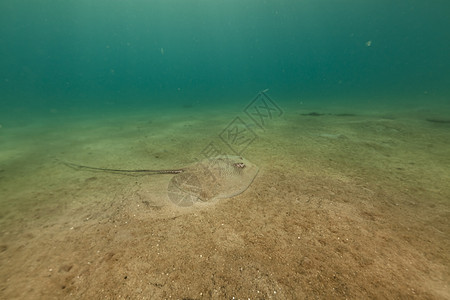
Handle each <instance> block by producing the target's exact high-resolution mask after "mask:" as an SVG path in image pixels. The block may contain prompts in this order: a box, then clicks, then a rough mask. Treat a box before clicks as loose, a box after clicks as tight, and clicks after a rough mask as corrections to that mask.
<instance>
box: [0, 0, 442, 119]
mask: <svg viewBox="0 0 450 300" xmlns="http://www.w3.org/2000/svg"><path fill="white" fill-rule="evenodd" d="M449 12H450V4H449V3H448V2H446V1H433V2H427V1H417V0H414V1H403V0H402V1H396V2H395V3H393V2H392V1H364V2H363V1H253V0H250V1H161V0H159V1H118V0H113V1H103V0H100V1H85V0H81V1H79V0H77V1H72V0H69V1H58V2H55V1H45V0H37V1H11V0H4V1H2V2H1V3H0V44H1V46H0V80H1V83H0V105H1V112H0V115H1V116H2V117H5V115H6V116H11V114H13V115H14V118H21V113H23V112H27V113H28V114H39V113H42V112H44V113H47V112H48V111H49V110H51V109H57V110H59V111H60V113H62V112H65V113H77V111H80V110H89V111H100V112H105V111H122V110H124V109H129V110H136V109H138V110H139V109H142V108H145V107H150V108H152V107H158V106H168V107H172V106H174V107H178V106H180V105H181V106H182V105H186V104H188V105H192V104H196V105H197V106H200V107H201V106H202V105H212V106H214V105H223V104H224V102H227V103H229V102H242V101H249V100H251V98H252V97H253V96H254V95H255V94H256V93H257V92H258V91H260V90H263V89H266V88H269V89H270V92H271V93H272V95H274V96H276V98H277V99H279V101H294V102H295V101H306V102H307V101H313V102H314V103H316V104H320V103H323V106H326V105H327V104H328V103H329V102H330V101H331V102H333V101H334V102H336V101H337V100H339V101H343V102H342V105H347V106H352V105H353V104H355V103H356V102H358V103H359V102H364V101H365V99H371V101H373V102H377V101H380V100H381V99H383V98H389V99H391V100H389V101H388V102H389V103H390V104H392V105H394V106H395V105H396V104H397V103H396V101H398V102H401V105H404V104H405V103H406V104H408V103H409V102H414V103H415V102H422V104H423V101H425V102H427V103H429V102H430V104H433V103H432V102H437V103H439V104H440V103H442V102H446V101H447V102H448V95H449V93H450V88H449V87H450V71H449V70H450V56H449V55H448V53H450V31H449V30H448V28H450V19H449V18H448V15H449ZM392 99H397V100H394V101H392Z"/></svg>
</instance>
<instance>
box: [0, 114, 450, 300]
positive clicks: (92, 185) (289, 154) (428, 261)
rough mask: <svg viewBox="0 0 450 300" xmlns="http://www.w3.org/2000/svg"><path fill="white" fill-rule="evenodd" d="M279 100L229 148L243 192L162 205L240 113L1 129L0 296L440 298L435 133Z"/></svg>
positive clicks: (449, 166)
mask: <svg viewBox="0 0 450 300" xmlns="http://www.w3.org/2000/svg"><path fill="white" fill-rule="evenodd" d="M312 112H314V111H313V110H305V109H302V110H300V109H288V110H287V109H286V112H285V114H284V115H283V116H282V117H280V118H278V119H277V118H274V119H273V120H271V121H270V122H268V124H267V126H266V128H265V130H261V129H259V128H257V127H256V126H252V127H250V128H252V130H253V131H254V132H255V134H256V135H257V139H255V141H254V142H253V143H252V144H251V145H249V147H248V148H247V149H246V150H245V153H244V156H245V157H246V158H247V159H249V160H251V161H252V162H254V163H255V164H256V165H258V167H259V169H260V171H259V173H258V175H257V177H256V178H255V179H254V181H253V183H252V184H251V186H250V187H249V188H248V189H247V190H246V191H245V192H244V193H242V194H240V195H238V196H236V197H233V198H230V199H222V200H220V201H216V202H214V203H213V204H210V205H194V206H191V207H177V206H176V205H174V204H172V203H171V202H170V201H169V199H168V196H167V186H168V183H169V181H170V179H171V176H173V175H169V174H168V175H152V176H123V175H118V174H109V173H104V172H90V171H81V170H78V171H77V170H74V169H71V168H68V167H66V166H64V165H62V164H60V163H58V161H57V160H56V159H66V160H69V161H72V162H77V163H80V164H84V165H92V166H97V167H103V168H126V169H138V168H152V169H168V168H174V167H179V166H184V165H186V164H188V163H191V162H192V161H194V159H195V158H196V157H198V156H199V155H200V154H201V153H202V151H203V150H204V148H205V147H206V146H207V145H208V144H209V143H210V142H211V141H212V142H214V143H217V145H221V147H222V149H227V148H226V146H225V145H223V144H220V143H221V140H220V138H219V134H220V133H221V132H222V130H223V129H224V127H226V126H227V125H228V124H229V123H230V121H231V120H232V119H233V118H234V117H235V116H238V115H240V114H241V113H240V112H239V111H238V112H237V113H235V112H233V111H226V112H223V113H220V112H217V111H216V112H214V113H208V112H205V111H203V112H195V111H193V109H192V108H190V109H185V110H181V111H180V112H178V113H177V114H173V113H172V114H170V113H169V112H167V113H158V114H156V113H145V112H140V113H139V114H138V113H136V114H129V115H125V116H121V117H119V116H117V115H108V116H104V118H102V119H98V118H95V119H94V118H90V117H86V118H82V117H79V118H78V119H75V118H66V119H65V121H64V122H63V121H62V120H53V121H51V120H49V121H48V122H47V123H44V124H42V125H38V124H37V123H36V124H34V123H33V124H30V125H29V126H28V127H24V126H16V127H14V126H12V127H8V126H7V124H6V123H5V122H2V124H3V127H2V129H1V130H2V131H1V134H2V135H1V139H2V147H1V149H0V207H1V210H0V266H1V268H0V299H64V298H72V299H122V298H124V299H169V298H172V299H202V298H206V299H208V298H213V299H232V298H233V297H234V298H235V299H271V298H273V299H305V298H307V299H308V298H309V299H323V298H328V299H363V298H366V299H367V298H381V299H411V298H413V299H414V298H417V299H450V286H449V283H450V222H449V220H450V185H449V184H448V183H449V182H450V152H449V150H448V149H450V145H449V141H450V127H449V125H448V124H446V123H438V122H428V121H427V117H428V116H427V115H426V114H421V113H420V112H415V113H411V114H407V113H403V114H399V113H395V112H390V113H386V112H373V113H371V114H367V113H364V112H358V111H352V112H347V111H340V110H338V109H337V110H334V111H317V115H316V114H310V113H312Z"/></svg>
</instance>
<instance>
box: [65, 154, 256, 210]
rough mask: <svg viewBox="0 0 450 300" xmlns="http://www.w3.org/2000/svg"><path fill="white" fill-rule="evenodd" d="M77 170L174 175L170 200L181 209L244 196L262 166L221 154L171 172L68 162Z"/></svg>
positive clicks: (241, 158) (239, 157) (170, 189)
mask: <svg viewBox="0 0 450 300" xmlns="http://www.w3.org/2000/svg"><path fill="white" fill-rule="evenodd" d="M64 164H65V165H67V166H69V167H72V168H76V169H87V170H92V171H104V172H112V173H119V174H120V173H122V174H134V175H136V174H141V175H155V174H173V175H174V176H173V177H172V178H171V180H170V181H169V186H168V188H167V190H168V196H169V199H170V200H171V201H172V202H173V203H174V204H176V205H178V206H191V205H193V204H194V203H196V202H212V201H215V200H218V199H226V198H231V197H234V196H236V195H239V194H241V193H243V192H244V191H245V190H246V189H247V188H248V187H249V186H250V185H251V184H252V182H253V180H254V179H255V177H256V174H258V170H259V169H258V167H257V166H256V165H254V164H253V163H251V162H250V161H248V160H247V159H245V158H243V157H241V156H228V155H221V156H216V157H210V158H207V159H203V160H199V161H197V162H195V163H193V164H191V165H189V166H186V167H185V168H180V169H167V170H146V169H143V170H122V169H107V168H97V167H90V166H83V165H78V164H74V163H68V162H64Z"/></svg>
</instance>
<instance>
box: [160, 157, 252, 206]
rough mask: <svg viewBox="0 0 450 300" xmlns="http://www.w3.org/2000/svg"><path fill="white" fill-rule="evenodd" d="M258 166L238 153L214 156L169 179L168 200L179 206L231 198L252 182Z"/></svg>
mask: <svg viewBox="0 0 450 300" xmlns="http://www.w3.org/2000/svg"><path fill="white" fill-rule="evenodd" d="M258 170H259V169H258V167H257V166H256V165H254V164H252V163H251V162H250V161H248V160H246V159H245V158H243V157H240V156H225V155H223V156H216V157H211V158H208V159H204V160H202V161H199V162H197V163H194V164H192V165H190V166H188V167H186V168H184V169H183V172H182V173H180V174H177V175H175V176H174V177H172V179H171V180H170V182H169V187H168V194H169V198H170V200H171V201H172V202H173V203H174V204H176V205H179V206H191V205H193V204H194V203H195V202H198V201H201V202H209V201H213V200H217V199H223V198H231V197H233V196H236V195H238V194H240V193H242V192H244V191H245V190H246V189H247V188H248V187H249V186H250V184H251V183H252V182H253V180H254V178H255V177H256V174H257V173H258Z"/></svg>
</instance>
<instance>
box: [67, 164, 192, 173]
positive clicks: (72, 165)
mask: <svg viewBox="0 0 450 300" xmlns="http://www.w3.org/2000/svg"><path fill="white" fill-rule="evenodd" d="M60 162H61V163H62V164H64V165H66V166H68V167H70V168H74V169H87V170H93V171H103V172H110V173H119V174H120V173H135V174H137V173H139V174H146V175H152V174H179V173H182V172H184V170H183V169H177V170H121V169H108V168H97V167H89V166H83V165H79V164H74V163H70V162H67V161H60Z"/></svg>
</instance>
